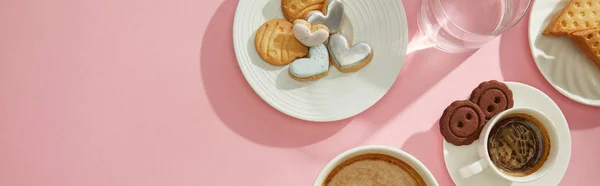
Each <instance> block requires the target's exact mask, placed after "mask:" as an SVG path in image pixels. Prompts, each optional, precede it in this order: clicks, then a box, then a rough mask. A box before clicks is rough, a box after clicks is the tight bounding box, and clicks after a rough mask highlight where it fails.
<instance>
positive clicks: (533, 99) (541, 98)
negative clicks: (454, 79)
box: [443, 82, 571, 186]
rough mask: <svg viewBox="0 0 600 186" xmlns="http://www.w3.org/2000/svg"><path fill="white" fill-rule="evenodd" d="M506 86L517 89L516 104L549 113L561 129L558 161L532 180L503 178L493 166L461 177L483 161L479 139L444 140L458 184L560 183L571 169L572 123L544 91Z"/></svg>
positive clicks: (448, 164) (524, 185)
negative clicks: (468, 141)
mask: <svg viewBox="0 0 600 186" xmlns="http://www.w3.org/2000/svg"><path fill="white" fill-rule="evenodd" d="M506 85H508V87H509V88H510V89H511V90H512V91H513V99H514V101H515V104H514V107H529V108H534V109H537V110H539V111H541V112H543V113H544V114H546V115H547V116H548V117H549V118H550V119H551V120H552V121H553V122H554V125H555V126H556V129H557V130H558V131H559V133H558V135H559V138H560V140H561V141H560V151H559V152H558V161H557V163H556V165H555V166H554V168H553V169H552V170H550V172H548V174H547V175H545V176H544V177H542V178H540V179H538V180H536V181H533V182H530V183H512V182H510V181H508V180H505V179H503V178H502V177H500V176H498V175H495V174H494V172H493V171H492V170H491V169H488V170H484V171H483V172H482V173H479V174H478V175H475V176H473V177H470V178H467V179H464V178H462V177H461V176H460V173H459V172H458V170H459V169H460V168H461V167H463V166H466V165H469V164H470V163H473V162H475V161H477V160H479V156H478V154H477V145H476V144H477V143H478V142H477V141H475V142H473V144H472V145H466V146H455V145H452V144H451V143H448V142H446V141H445V140H444V142H443V143H444V160H445V161H446V168H447V169H448V173H450V177H451V178H452V180H453V181H454V183H455V184H456V185H459V186H460V185H486V186H496V185H498V186H501V185H502V186H504V185H513V186H534V185H558V184H559V183H560V181H561V180H562V178H563V176H564V175H565V173H566V172H567V167H568V165H569V161H570V159H571V134H570V133H569V126H568V124H567V120H566V118H565V116H564V115H563V113H562V111H561V110H560V108H559V107H558V105H556V103H554V101H552V99H550V97H548V96H547V95H546V94H544V93H543V92H542V91H540V90H538V89H536V88H534V87H531V86H529V85H525V84H522V83H514V82H507V83H506Z"/></svg>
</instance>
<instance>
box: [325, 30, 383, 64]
mask: <svg viewBox="0 0 600 186" xmlns="http://www.w3.org/2000/svg"><path fill="white" fill-rule="evenodd" d="M349 46H350V44H349V43H348V40H346V37H344V36H343V35H340V34H334V35H331V37H329V42H328V45H327V48H329V52H330V54H331V63H332V64H333V66H335V67H336V68H337V69H338V70H339V71H340V72H356V71H358V70H360V69H362V68H363V67H365V66H366V65H367V64H369V63H370V62H371V60H372V59H373V55H374V53H373V49H372V48H371V46H370V45H369V44H366V43H359V44H356V45H354V46H353V47H352V48H350V47H349Z"/></svg>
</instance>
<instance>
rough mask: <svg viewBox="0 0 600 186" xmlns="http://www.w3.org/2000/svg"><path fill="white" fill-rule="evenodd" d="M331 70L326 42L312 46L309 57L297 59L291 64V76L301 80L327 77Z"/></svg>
mask: <svg viewBox="0 0 600 186" xmlns="http://www.w3.org/2000/svg"><path fill="white" fill-rule="evenodd" d="M327 72H329V52H328V51H327V47H326V46H325V44H320V45H317V46H314V47H311V48H310V49H309V52H308V58H301V59H296V60H295V61H294V62H292V64H291V65H290V69H289V73H290V76H291V77H292V78H294V79H296V80H300V81H311V80H317V79H320V78H322V77H325V76H326V75H327Z"/></svg>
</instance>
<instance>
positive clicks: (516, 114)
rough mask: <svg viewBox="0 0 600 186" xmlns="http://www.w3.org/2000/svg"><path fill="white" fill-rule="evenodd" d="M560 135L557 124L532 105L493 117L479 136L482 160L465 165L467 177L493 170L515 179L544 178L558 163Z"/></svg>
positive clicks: (531, 179)
mask: <svg viewBox="0 0 600 186" xmlns="http://www.w3.org/2000/svg"><path fill="white" fill-rule="evenodd" d="M558 141H559V137H558V132H557V131H556V128H555V127H554V123H553V122H552V120H550V118H548V116H546V115H545V114H544V113H542V112H540V111H538V110H535V109H531V108H512V109H509V110H506V111H504V112H502V113H500V114H498V115H496V116H495V117H494V118H492V119H490V121H488V123H487V124H486V126H485V127H484V128H483V130H482V131H481V135H480V137H479V144H477V145H479V157H480V160H479V161H477V162H474V163H472V164H470V165H466V166H465V167H462V168H461V169H460V170H459V172H460V174H461V175H462V176H463V177H464V178H468V177H471V176H474V175H476V174H479V173H481V172H482V171H483V170H485V169H488V168H490V169H492V170H493V172H494V173H495V174H498V175H499V176H501V177H503V178H505V179H507V180H509V181H512V182H520V183H525V182H531V181H534V180H537V179H539V178H541V177H543V176H544V175H545V174H546V173H548V171H549V170H550V169H552V167H553V166H554V164H555V163H556V160H557V156H558V150H559V148H560V146H559V142H558Z"/></svg>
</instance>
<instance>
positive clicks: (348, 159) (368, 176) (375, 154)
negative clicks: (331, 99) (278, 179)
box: [313, 146, 438, 186]
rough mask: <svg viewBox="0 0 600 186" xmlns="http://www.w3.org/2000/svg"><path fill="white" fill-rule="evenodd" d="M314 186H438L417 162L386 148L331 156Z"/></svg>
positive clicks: (361, 148) (408, 156) (370, 148)
mask: <svg viewBox="0 0 600 186" xmlns="http://www.w3.org/2000/svg"><path fill="white" fill-rule="evenodd" d="M313 185H314V186H342V185H411V186H425V185H428V186H435V185H438V183H437V182H436V180H435V178H434V177H433V174H431V172H430V171H429V170H428V169H427V168H426V167H425V165H423V164H422V163H421V162H420V161H419V160H417V159H416V158H415V157H413V156H411V155H410V154H408V153H406V152H403V151H401V150H399V149H396V148H393V147H388V146H362V147H357V148H353V149H350V150H348V151H346V152H343V153H342V154H340V155H338V156H337V157H335V158H334V159H333V160H331V161H330V162H329V164H327V165H326V166H325V168H323V170H322V171H321V173H319V175H318V176H317V179H316V180H315V182H314V184H313Z"/></svg>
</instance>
